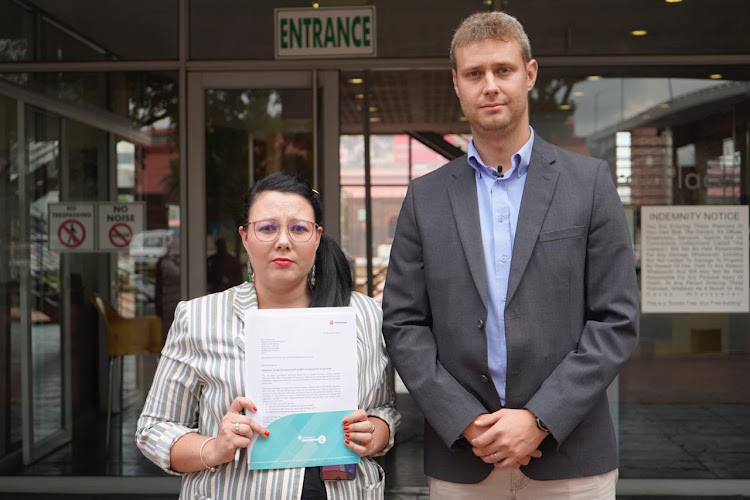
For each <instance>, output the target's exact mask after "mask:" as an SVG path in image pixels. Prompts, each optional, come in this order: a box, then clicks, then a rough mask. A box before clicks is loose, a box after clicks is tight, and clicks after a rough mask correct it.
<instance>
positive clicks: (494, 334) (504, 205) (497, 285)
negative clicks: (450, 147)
mask: <svg viewBox="0 0 750 500" xmlns="http://www.w3.org/2000/svg"><path fill="white" fill-rule="evenodd" d="M529 129H530V130H531V135H530V137H529V140H528V141H527V142H526V144H524V145H523V147H522V148H521V149H519V150H518V152H517V153H516V154H514V155H513V158H512V165H511V169H510V170H509V171H508V172H506V173H505V174H504V175H503V177H497V176H495V175H493V172H495V173H496V172H497V166H491V167H488V166H487V165H485V163H484V162H483V161H482V159H481V158H480V157H479V153H478V152H477V150H476V148H475V147H474V140H473V139H472V140H471V143H470V144H469V152H468V157H469V164H470V165H471V166H472V168H474V170H475V175H476V181H477V199H478V202H479V222H480V224H481V228H482V247H483V248H484V269H485V274H486V275H487V300H488V307H489V311H488V315H487V324H486V327H485V328H486V329H485V332H486V334H487V358H488V363H489V369H490V376H491V377H492V381H493V382H494V384H495V388H496V389H497V393H498V394H499V395H500V401H501V402H502V404H503V406H505V383H506V372H507V369H508V350H507V347H506V343H505V300H506V295H507V293H508V277H509V276H510V260H511V256H512V255H513V242H514V240H515V237H516V227H517V226H518V212H519V210H520V208H521V198H522V197H523V187H524V185H525V184H526V172H527V171H528V169H529V161H530V160H531V150H532V147H533V145H534V129H532V128H531V127H529Z"/></svg>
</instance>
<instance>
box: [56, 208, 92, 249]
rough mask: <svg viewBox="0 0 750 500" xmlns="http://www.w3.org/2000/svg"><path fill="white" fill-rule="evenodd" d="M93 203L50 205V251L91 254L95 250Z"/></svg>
mask: <svg viewBox="0 0 750 500" xmlns="http://www.w3.org/2000/svg"><path fill="white" fill-rule="evenodd" d="M94 211H95V207H94V204H93V203H50V204H49V205H48V212H47V219H48V220H47V222H48V225H47V227H48V228H49V232H48V235H47V236H48V238H49V240H48V241H49V249H50V250H55V251H58V252H76V251H87V252H90V251H92V250H94V248H95V243H96V242H95V240H94Z"/></svg>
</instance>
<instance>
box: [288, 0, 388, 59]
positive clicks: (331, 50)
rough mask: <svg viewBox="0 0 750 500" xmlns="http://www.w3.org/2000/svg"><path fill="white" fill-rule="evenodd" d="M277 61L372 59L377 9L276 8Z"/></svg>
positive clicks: (369, 7)
mask: <svg viewBox="0 0 750 500" xmlns="http://www.w3.org/2000/svg"><path fill="white" fill-rule="evenodd" d="M274 33H275V43H274V48H275V55H276V58H277V59H287V58H313V57H373V56H375V55H376V34H377V31H376V28H375V7H373V6H363V7H348V8H342V9H339V8H318V9H310V8H303V9H274Z"/></svg>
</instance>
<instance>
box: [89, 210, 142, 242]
mask: <svg viewBox="0 0 750 500" xmlns="http://www.w3.org/2000/svg"><path fill="white" fill-rule="evenodd" d="M144 213H145V206H144V204H143V203H100V204H99V217H98V228H97V229H98V231H97V232H98V233H99V250H102V251H105V252H106V251H118V250H127V249H129V248H130V243H131V242H132V241H133V235H134V234H136V233H140V232H143V222H144V215H145V214H144Z"/></svg>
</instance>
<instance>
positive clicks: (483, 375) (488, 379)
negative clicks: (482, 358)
mask: <svg viewBox="0 0 750 500" xmlns="http://www.w3.org/2000/svg"><path fill="white" fill-rule="evenodd" d="M489 381H490V378H489V377H488V376H487V375H485V374H482V382H484V383H485V384H486V383H487V382H489Z"/></svg>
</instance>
